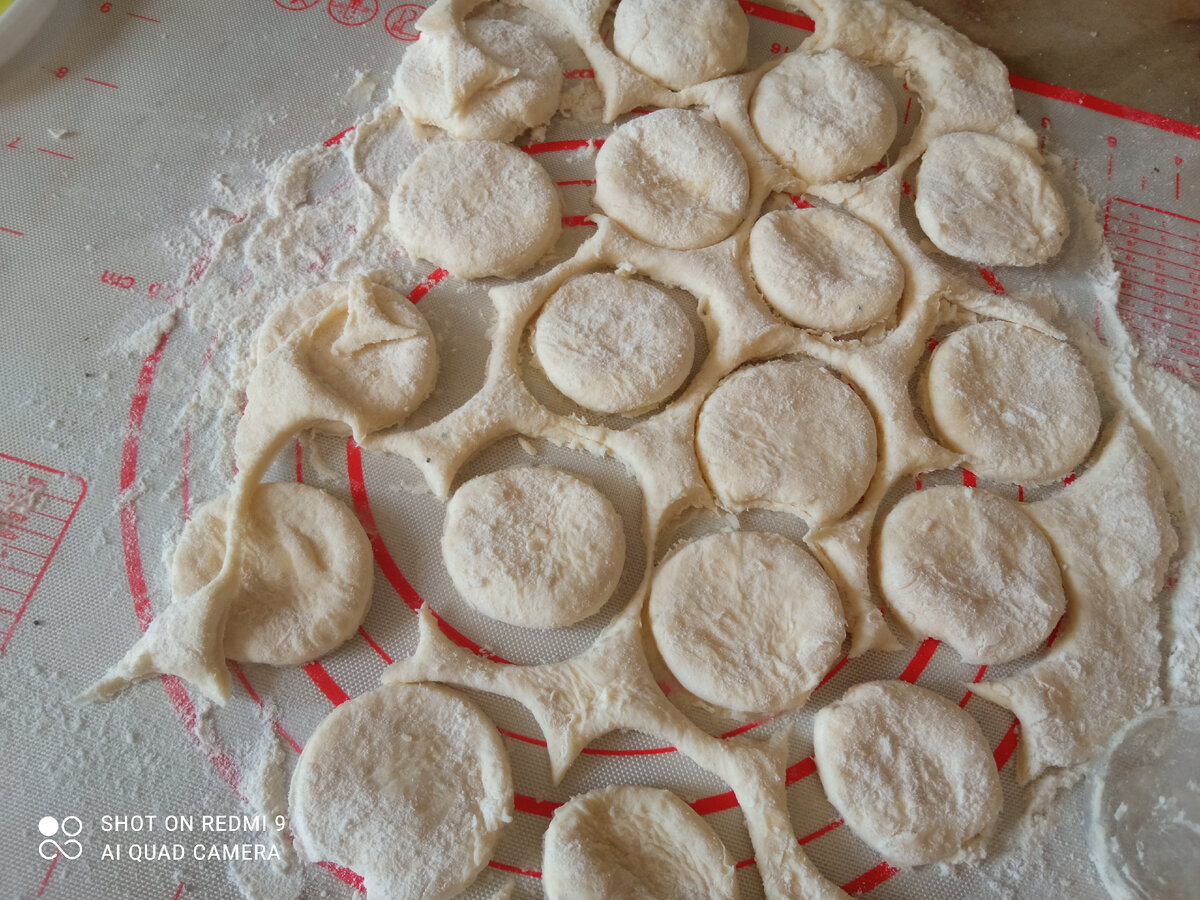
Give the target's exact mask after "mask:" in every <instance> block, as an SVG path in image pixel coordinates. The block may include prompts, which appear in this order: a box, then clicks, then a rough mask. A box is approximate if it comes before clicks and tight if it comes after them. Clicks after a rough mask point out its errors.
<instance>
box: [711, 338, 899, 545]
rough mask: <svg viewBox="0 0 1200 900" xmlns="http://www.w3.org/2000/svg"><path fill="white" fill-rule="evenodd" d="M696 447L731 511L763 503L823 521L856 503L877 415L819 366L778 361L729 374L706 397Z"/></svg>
mask: <svg viewBox="0 0 1200 900" xmlns="http://www.w3.org/2000/svg"><path fill="white" fill-rule="evenodd" d="M696 451H697V455H698V456H699V459H700V465H701V467H702V468H703V470H704V474H705V476H706V477H707V479H708V482H709V484H710V485H711V486H712V489H713V493H715V494H716V496H717V499H718V500H720V501H721V503H722V504H723V505H724V506H726V507H728V508H729V509H733V510H741V509H749V508H751V507H765V508H767V509H777V510H781V511H783V512H790V513H794V514H796V515H800V516H803V517H804V518H806V519H809V520H811V521H813V522H817V523H825V522H830V521H832V520H834V519H836V518H838V517H839V516H841V515H842V514H843V513H845V512H847V511H848V510H849V509H850V508H851V507H852V506H854V504H855V503H857V502H858V500H859V499H860V498H861V497H862V496H863V493H864V491H866V489H867V485H868V484H869V483H870V481H871V476H872V475H873V474H874V473H875V464H876V437H875V422H874V420H873V419H872V418H871V413H870V412H869V411H868V410H867V407H866V404H864V403H863V402H862V400H861V399H859V397H858V395H857V394H856V393H855V392H854V391H853V389H851V388H850V387H849V386H847V385H846V384H845V383H844V382H842V381H841V380H839V379H838V378H836V377H835V376H833V375H831V374H829V373H828V372H826V371H825V370H824V369H821V368H819V367H817V366H816V365H812V364H810V363H805V362H794V361H786V360H776V361H773V362H768V363H764V364H762V365H756V366H750V367H747V368H744V369H740V370H739V371H737V372H734V373H733V374H732V375H730V376H729V377H728V378H726V379H725V380H724V381H722V382H721V383H720V384H719V385H718V386H717V389H716V390H715V391H713V392H712V394H710V395H709V397H708V399H707V400H705V401H704V405H703V406H702V407H701V408H700V416H699V419H698V422H697V425H696Z"/></svg>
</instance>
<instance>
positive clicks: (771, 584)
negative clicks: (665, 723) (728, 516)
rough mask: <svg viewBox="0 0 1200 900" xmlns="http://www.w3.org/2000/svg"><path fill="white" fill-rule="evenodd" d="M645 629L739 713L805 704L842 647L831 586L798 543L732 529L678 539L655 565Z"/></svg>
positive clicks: (693, 684) (701, 685)
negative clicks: (673, 548) (676, 547)
mask: <svg viewBox="0 0 1200 900" xmlns="http://www.w3.org/2000/svg"><path fill="white" fill-rule="evenodd" d="M648 618H649V621H650V630H651V633H652V634H653V636H654V641H655V644H656V645H657V647H658V650H659V652H660V653H661V654H662V658H663V661H664V662H665V663H666V664H667V667H668V668H669V669H670V670H671V673H672V674H673V675H674V676H675V677H676V678H677V679H678V680H679V683H680V684H681V685H683V686H684V687H685V688H687V689H688V690H689V691H691V692H692V693H693V694H695V695H696V696H697V697H699V698H700V699H702V700H705V701H707V702H709V703H712V704H715V705H717V706H720V707H724V708H727V709H732V710H735V711H738V712H755V713H760V712H761V713H774V712H780V711H782V710H786V709H795V708H796V707H798V706H802V705H803V704H804V702H805V701H806V700H807V699H808V696H809V694H811V693H812V692H813V691H814V690H815V689H816V687H817V685H818V684H819V683H820V681H821V679H822V678H823V677H824V675H825V673H826V672H827V671H828V670H829V668H830V666H832V665H833V664H834V663H835V662H836V661H837V659H838V657H839V656H840V655H841V649H842V642H843V640H844V639H845V637H846V620H845V617H844V615H843V613H842V601H841V598H840V597H839V596H838V593H837V589H836V588H835V587H834V585H833V582H832V581H831V580H830V578H829V576H828V575H826V574H825V570H824V569H822V568H821V566H820V564H819V563H818V562H817V561H816V560H815V559H813V558H812V556H810V555H809V554H808V552H807V551H805V550H804V549H803V548H801V547H800V546H799V545H797V544H794V543H792V542H791V541H789V540H787V539H786V538H784V537H780V536H779V535H776V534H763V533H761V532H755V531H729V532H724V533H723V534H716V535H710V536H708V537H704V538H701V539H700V540H698V541H693V542H692V543H690V544H687V545H685V546H684V547H683V548H682V549H680V550H679V551H677V552H676V553H674V554H672V555H671V556H669V557H668V558H667V560H666V561H665V562H664V563H663V564H662V566H661V567H660V568H659V570H658V572H657V573H655V576H654V582H653V585H652V587H651V590H650V602H649V606H648Z"/></svg>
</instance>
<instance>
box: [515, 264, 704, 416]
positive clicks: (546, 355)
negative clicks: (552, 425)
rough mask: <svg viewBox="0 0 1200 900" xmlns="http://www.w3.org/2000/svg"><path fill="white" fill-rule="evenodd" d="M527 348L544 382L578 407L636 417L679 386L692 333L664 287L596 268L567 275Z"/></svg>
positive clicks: (689, 357) (690, 356) (686, 367)
mask: <svg viewBox="0 0 1200 900" xmlns="http://www.w3.org/2000/svg"><path fill="white" fill-rule="evenodd" d="M533 348H534V352H535V353H536V354H537V358H538V361H539V362H540V363H541V365H542V368H543V369H545V370H546V375H547V377H548V378H549V379H550V381H551V383H552V384H553V385H554V386H555V387H556V388H558V389H559V390H560V391H562V392H563V393H564V394H566V395H567V396H568V397H570V398H571V399H572V400H574V401H575V402H576V403H578V404H579V405H580V406H583V407H586V408H587V409H592V410H596V411H597V412H603V413H619V414H621V415H637V414H639V413H642V412H645V411H646V410H648V409H652V408H653V407H654V406H656V405H657V404H658V403H660V402H661V401H662V400H665V399H666V398H667V397H669V396H670V395H671V394H673V393H674V392H675V389H676V388H678V387H679V386H680V385H681V384H683V382H684V379H686V378H687V376H688V373H689V372H691V370H692V359H693V356H694V354H695V337H694V335H693V333H692V325H691V322H689V321H688V317H687V316H686V315H684V313H683V310H681V309H680V308H679V305H678V304H677V303H675V301H674V300H672V299H671V298H670V296H669V295H668V294H667V293H666V291H664V290H662V289H661V288H659V287H656V286H655V285H653V284H649V283H647V282H645V281H640V280H638V279H636V278H627V277H624V276H622V275H618V274H616V273H615V272H596V273H593V274H591V275H579V276H576V277H575V278H571V279H569V280H568V281H566V282H565V283H564V284H563V285H562V287H560V288H559V289H558V290H557V291H555V292H554V294H553V295H551V297H550V299H549V300H547V301H546V305H545V306H544V307H543V308H542V312H541V314H540V315H539V316H538V320H537V324H536V326H535V328H534V332H533Z"/></svg>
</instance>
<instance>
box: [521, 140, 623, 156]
mask: <svg viewBox="0 0 1200 900" xmlns="http://www.w3.org/2000/svg"><path fill="white" fill-rule="evenodd" d="M603 146H604V141H603V140H601V139H600V138H592V139H591V140H588V139H587V138H578V139H576V140H570V141H542V142H541V143H538V144H526V145H525V146H524V147H519V148H518V149H520V150H524V151H525V152H526V153H561V152H563V151H566V150H582V149H583V148H584V147H594V148H595V149H597V150H599V149H600V148H601V147H603Z"/></svg>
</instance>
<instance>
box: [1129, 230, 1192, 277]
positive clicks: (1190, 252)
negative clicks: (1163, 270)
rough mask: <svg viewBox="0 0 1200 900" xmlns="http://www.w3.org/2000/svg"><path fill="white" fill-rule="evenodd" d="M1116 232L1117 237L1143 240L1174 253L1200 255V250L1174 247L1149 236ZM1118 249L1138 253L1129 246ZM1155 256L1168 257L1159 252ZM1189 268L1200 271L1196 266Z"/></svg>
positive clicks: (1157, 257)
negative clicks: (1153, 239) (1160, 254)
mask: <svg viewBox="0 0 1200 900" xmlns="http://www.w3.org/2000/svg"><path fill="white" fill-rule="evenodd" d="M1115 234H1116V236H1117V237H1120V238H1121V239H1123V240H1125V241H1141V242H1142V243H1143V244H1149V245H1150V246H1151V247H1162V248H1163V249H1165V250H1170V251H1171V252H1172V253H1179V254H1183V255H1185V256H1192V257H1196V256H1200V251H1196V250H1184V249H1183V248H1181V247H1172V246H1171V245H1170V244H1166V243H1163V242H1162V241H1152V240H1150V239H1149V238H1144V237H1138V236H1137V235H1136V234H1125V233H1123V232H1115ZM1116 249H1118V250H1122V251H1124V252H1126V253H1137V251H1136V250H1130V249H1129V248H1128V247H1118V248H1116ZM1142 255H1150V254H1142ZM1153 258H1154V259H1166V257H1164V256H1159V255H1157V254H1154V255H1153ZM1169 261H1170V260H1168V262H1169ZM1187 268H1189V269H1191V270H1193V271H1200V269H1197V267H1196V266H1188V267H1187Z"/></svg>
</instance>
